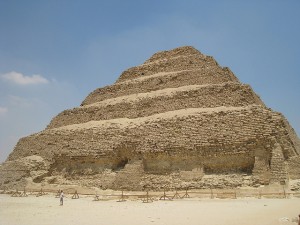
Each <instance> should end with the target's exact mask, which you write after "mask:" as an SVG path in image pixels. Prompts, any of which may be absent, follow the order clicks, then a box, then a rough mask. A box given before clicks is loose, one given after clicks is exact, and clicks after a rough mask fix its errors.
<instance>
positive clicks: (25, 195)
mask: <svg viewBox="0 0 300 225" xmlns="http://www.w3.org/2000/svg"><path fill="white" fill-rule="evenodd" d="M20 197H28V195H27V193H26V189H25V187H24V191H23V193H21V194H20Z"/></svg>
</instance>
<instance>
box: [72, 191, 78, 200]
mask: <svg viewBox="0 0 300 225" xmlns="http://www.w3.org/2000/svg"><path fill="white" fill-rule="evenodd" d="M72 199H79V195H78V193H77V190H75V193H74V195H73V196H72Z"/></svg>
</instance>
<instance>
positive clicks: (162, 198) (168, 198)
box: [159, 187, 172, 201]
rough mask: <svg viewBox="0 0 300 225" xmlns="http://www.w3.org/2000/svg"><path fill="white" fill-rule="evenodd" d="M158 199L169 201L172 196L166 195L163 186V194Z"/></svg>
mask: <svg viewBox="0 0 300 225" xmlns="http://www.w3.org/2000/svg"><path fill="white" fill-rule="evenodd" d="M159 200H170V201H172V198H170V197H168V196H167V195H166V188H165V187H164V195H163V196H161V197H160V198H159Z"/></svg>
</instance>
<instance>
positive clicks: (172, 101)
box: [47, 83, 264, 129]
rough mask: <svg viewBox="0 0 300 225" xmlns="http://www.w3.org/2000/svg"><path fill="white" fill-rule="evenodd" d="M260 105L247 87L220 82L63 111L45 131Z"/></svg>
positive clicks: (133, 96)
mask: <svg viewBox="0 0 300 225" xmlns="http://www.w3.org/2000/svg"><path fill="white" fill-rule="evenodd" d="M251 104H257V105H262V106H264V104H263V103H262V101H261V100H260V99H259V97H258V96H257V95H256V94H255V93H254V92H253V91H252V89H251V87H250V86H248V85H242V84H240V83H223V84H214V85H190V86H182V87H179V88H167V89H162V90H158V91H152V92H148V93H139V94H133V95H127V96H121V97H117V98H112V99H107V100H104V101H101V102H97V103H94V104H90V105H86V106H84V107H79V108H74V109H70V110H65V111H63V112H62V113H60V114H59V115H58V116H56V117H54V118H53V119H52V121H51V122H50V124H49V125H48V127H47V128H48V129H51V128H56V127H61V126H66V125H70V124H78V123H85V122H88V121H92V120H96V121H97V120H107V119H115V118H123V117H124V118H137V117H145V116H150V115H153V114H157V113H163V112H167V111H174V110H178V109H184V108H215V107H218V106H233V107H236V106H247V105H251Z"/></svg>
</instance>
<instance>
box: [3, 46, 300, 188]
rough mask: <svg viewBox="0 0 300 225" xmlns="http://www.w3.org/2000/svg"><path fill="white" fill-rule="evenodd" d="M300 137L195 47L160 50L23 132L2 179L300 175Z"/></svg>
mask: <svg viewBox="0 0 300 225" xmlns="http://www.w3.org/2000/svg"><path fill="white" fill-rule="evenodd" d="M299 153H300V141H299V138H298V137H297V135H296V133H295V132H294V130H293V128H292V127H291V126H290V125H289V123H288V121H287V120H286V119H285V117H284V116H283V115H282V114H280V113H278V112H274V111H273V110H272V109H270V108H267V107H266V105H265V104H264V103H263V102H262V100H261V99H260V97H259V96H258V95H257V94H255V93H254V91H253V90H252V88H251V87H250V86H249V85H246V84H242V83H241V82H240V81H239V80H238V78H237V77H236V76H235V75H234V74H233V72H232V71H231V70H230V69H229V68H227V67H221V66H219V65H218V63H217V62H216V61H215V60H214V58H213V57H211V56H206V55H204V54H202V53H200V52H199V51H198V50H196V49H195V48H193V47H190V46H185V47H179V48H176V49H173V50H170V51H162V52H158V53H156V54H154V55H153V56H152V57H151V58H150V59H148V60H146V61H145V62H144V63H143V64H142V65H139V66H136V67H132V68H129V69H128V70H126V71H124V72H123V73H122V74H121V75H120V77H119V79H118V80H117V81H116V82H115V83H114V84H113V85H110V86H106V87H102V88H98V89H96V90H95V91H93V92H92V93H90V94H89V95H88V96H87V97H86V99H85V100H84V101H83V102H82V103H81V105H80V106H79V107H77V108H73V109H68V110H65V111H63V112H61V113H60V114H58V115H57V116H56V117H54V118H53V119H52V120H51V122H50V124H49V125H48V126H47V127H46V129H45V130H43V131H41V132H39V133H36V134H32V135H30V136H28V137H24V138H21V139H20V140H19V142H18V143H17V145H16V147H15V148H14V150H13V152H12V153H11V154H10V155H9V157H8V159H7V160H6V162H4V163H3V164H2V165H1V166H0V175H1V176H0V185H1V186H6V187H12V186H15V185H26V184H27V183H28V182H34V183H49V184H72V185H85V186H94V187H100V188H104V189H105V188H111V189H128V190H143V189H145V188H150V189H161V188H164V187H166V186H167V187H169V188H186V187H193V188H228V187H238V186H258V185H261V184H264V185H266V184H272V183H287V182H288V181H289V180H290V179H300V157H299Z"/></svg>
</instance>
